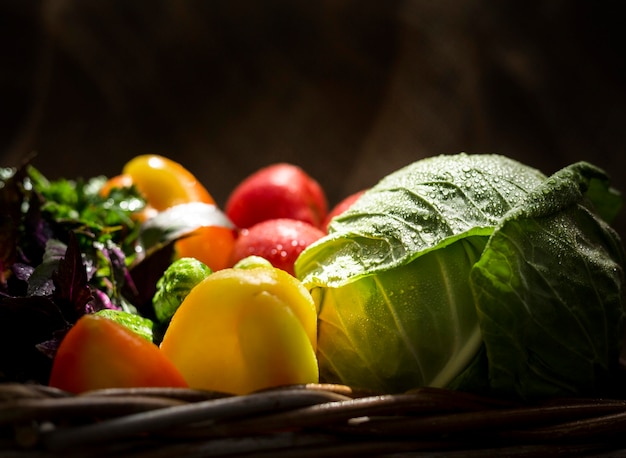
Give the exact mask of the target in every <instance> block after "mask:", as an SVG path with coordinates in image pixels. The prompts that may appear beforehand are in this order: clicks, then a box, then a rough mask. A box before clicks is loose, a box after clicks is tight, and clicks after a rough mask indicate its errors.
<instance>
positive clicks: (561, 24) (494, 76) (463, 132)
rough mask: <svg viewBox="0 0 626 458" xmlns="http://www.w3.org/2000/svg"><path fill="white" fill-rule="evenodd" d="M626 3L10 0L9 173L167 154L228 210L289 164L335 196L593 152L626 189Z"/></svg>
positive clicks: (5, 104)
mask: <svg viewBox="0 0 626 458" xmlns="http://www.w3.org/2000/svg"><path fill="white" fill-rule="evenodd" d="M619 6H620V5H619V3H618V2H617V1H604V2H602V1H601V2H590V1H582V0H551V1H525V0H524V1H522V0H515V1H502V0H476V1H452V0H442V1H436V2H433V1H427V0H391V1H384V0H362V1H349V0H338V1H330V0H326V1H288V0H269V1H262V2H252V1H225V0H214V1H201V0H172V1H163V0H145V1H132V2H129V1H126V0H116V1H107V2H101V1H97V0H81V1H78V0H76V1H72V0H38V1H22V0H0V52H1V53H2V54H1V55H2V72H1V74H0V75H1V76H0V97H1V99H0V110H1V111H0V113H1V119H0V121H1V122H0V148H1V150H0V156H2V165H15V164H16V163H17V162H18V161H19V160H20V158H21V157H24V156H25V155H27V154H29V153H30V152H32V151H36V152H37V153H38V156H37V159H36V160H35V164H36V165H38V166H39V167H40V168H41V169H42V170H43V171H44V173H46V174H48V175H50V176H51V177H56V176H61V175H63V176H70V177H74V176H79V175H82V176H91V175H96V174H100V173H103V174H106V175H113V174H115V173H118V172H119V171H120V169H121V167H122V166H123V164H124V163H125V161H127V160H128V159H129V158H131V157H132V156H135V155H137V154H141V153H147V152H154V153H160V154H164V155H167V156H169V157H172V158H174V159H176V160H179V161H180V162H182V163H183V164H184V165H185V166H187V167H188V168H189V169H190V170H191V171H192V172H194V173H195V174H196V175H197V176H198V177H199V178H200V179H201V180H202V181H203V182H204V183H205V184H206V186H207V187H208V188H209V190H210V192H211V193H212V194H213V195H214V196H215V198H216V199H217V200H218V202H219V203H223V202H224V201H225V199H226V197H227V195H228V193H229V191H230V190H231V189H232V188H233V186H234V185H235V184H236V183H237V182H238V181H239V180H241V179H242V178H243V177H244V176H246V175H247V174H249V173H251V172H252V171H254V170H256V169H257V168H259V167H260V166H262V165H266V164H269V163H271V162H276V161H289V162H293V163H297V164H299V165H301V166H302V167H304V168H305V169H306V170H307V171H308V172H309V173H311V174H312V175H313V176H314V177H316V178H317V179H318V180H319V181H320V182H321V183H322V185H323V186H324V187H325V189H326V190H327V193H328V197H329V200H330V203H331V204H332V203H334V202H336V201H337V200H338V199H339V198H341V197H343V196H344V195H346V194H348V193H350V192H352V191H354V190H356V189H359V188H362V187H366V186H369V185H371V184H373V183H374V182H376V181H377V180H378V179H379V178H381V177H382V176H384V175H385V174H387V173H389V172H391V171H393V170H395V169H397V168H399V167H401V166H403V165H405V164H408V163H409V162H412V161H414V160H416V159H419V158H422V157H426V156H431V155H436V154H440V153H457V152H460V151H467V152H496V153H501V154H506V155H508V156H511V157H514V158H516V159H519V160H522V161H524V162H526V163H528V164H530V165H533V166H535V167H538V168H541V169H542V170H543V171H544V172H546V173H551V172H554V171H555V170H557V169H558V168H561V167H563V166H565V165H567V164H569V163H571V162H574V161H577V160H588V161H590V162H593V163H595V164H596V165H599V166H601V167H603V168H605V169H606V170H607V171H609V172H610V174H611V175H612V177H613V180H614V181H613V182H614V185H615V186H616V187H617V188H619V189H621V190H622V191H625V192H626V171H625V169H626V167H624V163H625V162H626V158H625V146H626V123H625V121H626V90H625V89H626V87H625V81H626V79H625V77H626V66H625V65H626V64H625V62H626V60H625V57H626V53H625V48H624V44H623V43H624V34H625V27H624V24H623V22H624V20H623V18H622V16H621V15H620V14H618V11H621V9H619V8H618V7H619ZM624 221H625V218H624V216H623V215H622V218H621V219H620V221H618V222H617V223H616V227H618V229H619V230H620V232H621V233H622V234H624V233H626V231H624V228H626V225H625V224H624Z"/></svg>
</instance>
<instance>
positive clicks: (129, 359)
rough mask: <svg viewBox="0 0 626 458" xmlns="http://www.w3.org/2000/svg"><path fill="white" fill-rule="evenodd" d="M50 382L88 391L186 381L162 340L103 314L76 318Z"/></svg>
mask: <svg viewBox="0 0 626 458" xmlns="http://www.w3.org/2000/svg"><path fill="white" fill-rule="evenodd" d="M49 385H50V386H53V387H56V388H59V389H62V390H65V391H68V392H71V393H82V392H84V391H88V390H96V389H104V388H134V387H186V386H187V383H186V382H185V379H184V378H183V377H182V375H181V374H180V372H179V371H178V369H177V368H176V367H175V366H174V365H173V364H172V362H170V361H169V360H168V359H167V357H166V356H165V355H164V353H163V352H161V350H160V349H159V347H158V346H157V345H155V344H154V343H152V342H150V341H149V340H147V339H145V338H144V337H142V336H140V335H139V334H137V333H135V332H133V331H131V330H130V329H128V328H127V327H125V326H123V325H121V324H119V323H117V322H115V321H113V320H111V319H108V318H105V317H103V316H99V315H94V314H88V315H83V316H82V317H81V318H79V319H78V321H76V323H75V324H74V326H72V328H71V329H70V330H69V331H68V333H67V334H66V335H65V337H64V338H63V340H62V341H61V344H60V345H59V348H58V350H57V353H56V356H55V358H54V362H53V365H52V372H51V374H50V380H49Z"/></svg>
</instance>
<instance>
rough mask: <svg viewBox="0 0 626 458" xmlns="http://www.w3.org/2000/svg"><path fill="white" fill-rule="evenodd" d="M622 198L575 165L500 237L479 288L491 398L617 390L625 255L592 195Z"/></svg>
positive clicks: (514, 216) (517, 212)
mask: <svg viewBox="0 0 626 458" xmlns="http://www.w3.org/2000/svg"><path fill="white" fill-rule="evenodd" d="M588 189H593V193H592V194H591V195H589V196H587V195H586V192H587V190H588ZM601 189H604V195H602V193H601V192H600V190H601ZM614 196H615V194H614V193H613V191H612V190H611V189H610V188H608V182H607V180H606V176H605V175H604V174H603V172H602V171H600V170H598V169H596V168H595V167H593V166H591V165H589V164H585V163H578V164H574V165H572V166H570V167H567V168H565V169H563V170H561V171H559V172H557V173H556V174H555V175H553V176H552V177H550V179H548V180H546V182H545V183H543V184H542V185H541V186H539V187H538V188H537V189H536V190H535V191H533V192H532V193H530V194H529V195H528V197H527V198H526V199H525V201H524V202H523V203H522V204H521V205H519V206H518V207H516V208H515V209H514V210H513V211H511V212H510V213H509V214H508V215H507V216H506V217H505V218H504V220H503V221H502V222H501V224H500V225H499V226H498V228H497V229H496V231H495V232H494V234H493V235H492V236H491V238H490V240H489V243H488V244H487V247H486V249H485V251H484V253H483V256H482V257H481V259H480V261H479V262H478V263H477V264H476V265H475V266H474V268H473V270H472V273H471V283H472V289H473V290H474V293H475V298H476V304H477V308H478V315H479V318H480V323H481V330H482V334H483V339H484V342H485V347H486V356H487V360H488V373H487V374H483V376H486V377H488V380H489V385H490V387H491V389H492V390H494V391H496V392H498V393H503V394H515V395H518V396H521V397H530V396H554V395H579V394H601V393H606V392H607V391H608V390H609V389H610V383H611V381H612V380H615V377H614V375H615V374H616V370H617V365H618V361H619V349H620V346H619V343H620V341H621V338H622V332H623V320H624V310H623V299H624V291H623V284H624V271H623V269H624V251H623V247H622V245H621V242H620V240H619V237H618V236H617V234H616V233H615V232H614V231H613V230H612V229H611V228H610V227H609V226H608V225H607V223H606V222H605V221H604V220H602V219H601V218H600V217H599V216H598V215H597V213H595V212H594V209H595V208H597V207H598V206H597V205H592V202H591V201H590V200H589V199H588V198H587V197H591V198H592V199H596V200H597V199H600V200H599V202H600V203H605V202H607V201H609V200H610V199H612V198H613V197H614Z"/></svg>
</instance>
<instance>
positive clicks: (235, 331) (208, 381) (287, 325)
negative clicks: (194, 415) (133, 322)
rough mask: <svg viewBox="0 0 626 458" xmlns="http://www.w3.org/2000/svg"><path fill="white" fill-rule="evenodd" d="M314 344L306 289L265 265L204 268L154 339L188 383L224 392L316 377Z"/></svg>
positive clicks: (314, 316) (313, 321) (313, 319)
mask: <svg viewBox="0 0 626 458" xmlns="http://www.w3.org/2000/svg"><path fill="white" fill-rule="evenodd" d="M316 347H317V313H316V309H315V304H314V302H313V298H312V297H311V295H310V293H309V292H308V291H307V289H306V288H304V286H303V285H302V284H301V283H300V281H299V280H297V279H296V278H294V277H293V276H291V275H289V274H288V273H286V272H284V271H282V270H280V269H277V268H274V267H267V266H259V267H251V268H245V269H240V268H229V269H223V270H220V271H218V272H214V273H212V274H211V275H209V276H208V277H207V278H206V279H204V280H203V281H201V282H200V283H198V284H197V285H196V286H195V287H193V288H192V290H191V291H190V292H189V294H188V295H187V297H186V298H185V300H184V301H183V302H182V304H181V305H180V307H179V308H178V310H177V311H176V313H175V314H174V316H173V317H172V321H171V322H170V325H169V327H168V329H167V331H166V333H165V335H164V337H163V341H162V343H161V350H162V351H163V352H164V353H165V355H166V356H167V357H168V358H169V359H170V360H171V361H172V362H173V363H174V365H175V366H176V367H177V368H178V370H179V371H180V372H181V374H182V375H183V377H184V378H185V380H186V381H187V383H188V384H189V386H190V387H192V388H198V389H206V390H212V391H220V392H225V393H232V394H247V393H250V392H253V391H256V390H260V389H265V388H271V387H277V386H281V385H290V384H302V383H316V382H317V381H318V380H319V372H318V365H317V358H316V353H315V352H316Z"/></svg>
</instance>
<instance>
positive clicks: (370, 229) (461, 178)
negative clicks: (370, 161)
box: [295, 154, 546, 286]
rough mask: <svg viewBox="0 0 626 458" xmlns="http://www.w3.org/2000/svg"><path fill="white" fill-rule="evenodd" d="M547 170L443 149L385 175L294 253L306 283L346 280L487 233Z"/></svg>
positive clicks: (337, 284)
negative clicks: (297, 254)
mask: <svg viewBox="0 0 626 458" xmlns="http://www.w3.org/2000/svg"><path fill="white" fill-rule="evenodd" d="M545 178H546V177H545V175H543V174H542V173H541V172H539V171H538V170H536V169H533V168H531V167H528V166H526V165H523V164H521V163H519V162H516V161H514V160H512V159H509V158H506V157H504V156H499V155H489V154H485V155H470V154H458V155H450V156H446V155H442V156H436V157H432V158H427V159H423V160H420V161H417V162H414V163H412V164H410V165H408V166H406V167H404V168H402V169H400V170H398V171H396V172H394V173H392V174H391V175H388V176H387V177H385V178H383V179H382V180H381V181H380V182H379V183H378V184H376V185H375V186H374V187H372V188H371V189H370V190H368V191H366V192H365V193H364V194H363V195H362V196H361V198H359V199H358V200H357V201H356V202H355V203H354V204H353V205H352V207H351V208H350V210H348V211H347V212H346V213H344V214H343V215H341V216H340V217H338V218H335V219H334V220H333V221H332V222H331V224H330V227H329V232H330V234H329V235H328V236H327V237H325V238H322V239H321V240H319V241H318V242H316V243H314V244H313V245H312V246H311V247H309V249H308V250H306V251H305V252H304V253H302V254H301V256H300V257H299V258H298V259H297V262H296V265H295V269H296V274H297V275H298V276H299V277H300V278H302V279H303V280H304V281H305V282H306V283H309V284H311V285H313V284H318V285H322V286H341V285H343V284H345V283H348V282H351V281H354V280H356V279H357V278H360V277H362V276H365V275H372V274H374V273H376V272H381V271H384V270H388V269H392V268H394V267H398V266H401V265H403V264H407V263H408V262H411V261H412V260H414V259H415V258H417V257H419V256H422V255H423V254H425V253H427V252H428V251H431V250H435V249H438V248H441V247H443V246H445V245H448V244H450V243H453V242H454V241H456V240H459V239H461V238H463V237H466V236H468V235H484V236H489V235H490V234H491V232H492V231H493V228H494V227H495V226H496V225H497V224H498V222H499V221H500V220H501V219H502V217H503V216H504V214H505V213H506V212H508V211H509V210H510V209H511V208H513V207H514V206H515V205H516V204H517V203H518V202H520V201H521V200H522V199H523V198H524V197H525V196H526V194H527V193H528V192H530V191H531V190H532V189H534V188H535V187H536V186H538V185H539V184H540V183H541V182H543V180H545Z"/></svg>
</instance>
